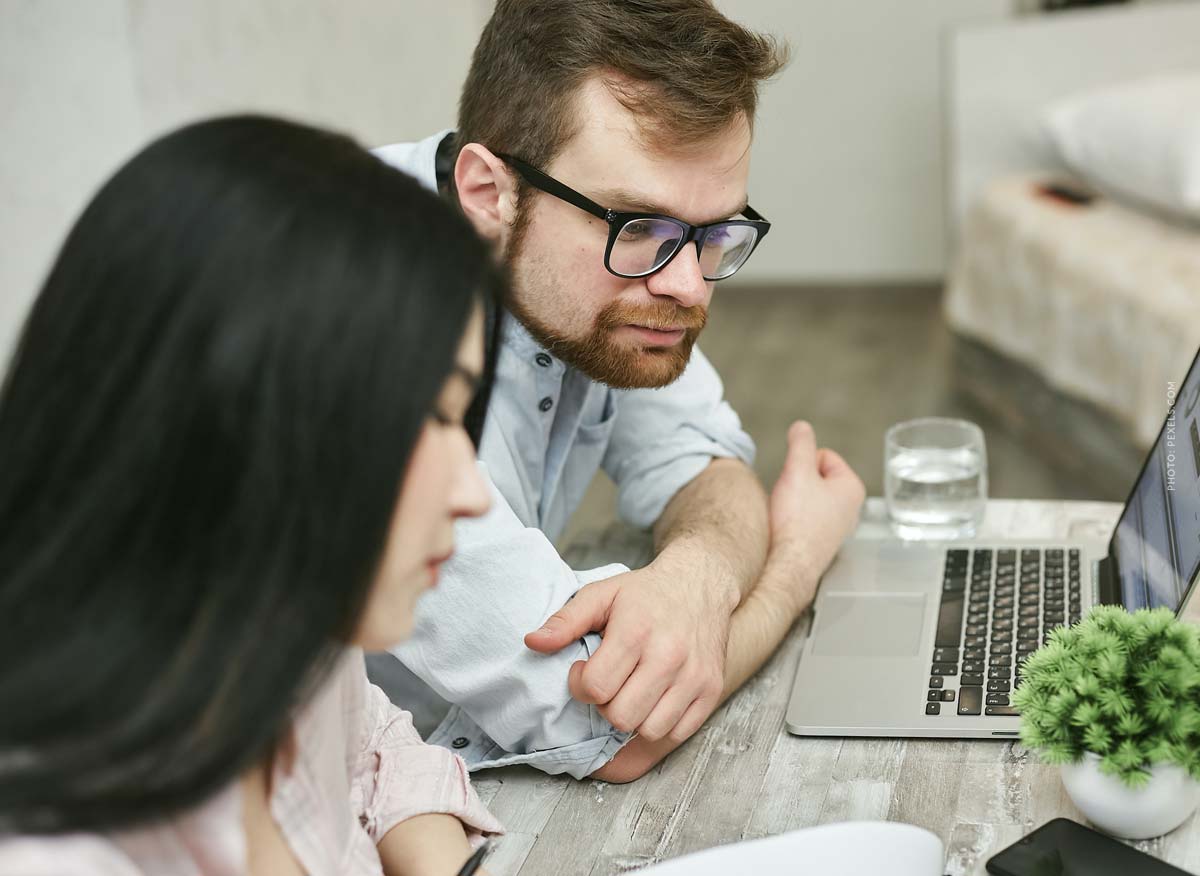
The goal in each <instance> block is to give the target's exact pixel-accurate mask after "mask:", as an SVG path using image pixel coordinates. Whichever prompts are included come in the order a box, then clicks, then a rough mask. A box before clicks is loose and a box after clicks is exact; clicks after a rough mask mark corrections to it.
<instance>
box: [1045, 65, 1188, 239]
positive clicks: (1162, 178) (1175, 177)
mask: <svg viewBox="0 0 1200 876" xmlns="http://www.w3.org/2000/svg"><path fill="white" fill-rule="evenodd" d="M1044 123H1045V125H1046V127H1047V128H1048V130H1049V132H1050V136H1051V138H1052V139H1053V140H1054V143H1055V145H1056V147H1057V148H1058V151H1059V154H1060V155H1061V156H1062V158H1063V160H1064V161H1065V162H1066V163H1067V165H1068V166H1070V167H1071V169H1072V170H1074V171H1075V172H1076V173H1078V174H1080V175H1081V176H1082V177H1083V178H1084V179H1085V180H1087V181H1088V182H1089V183H1091V184H1092V185H1094V186H1096V187H1097V188H1098V189H1100V190H1102V191H1108V192H1111V193H1113V194H1115V195H1118V196H1125V197H1127V198H1130V199H1133V200H1135V201H1141V202H1142V203H1144V204H1148V205H1152V206H1155V207H1158V208H1161V209H1163V210H1166V211H1168V212H1170V213H1173V214H1175V215H1177V216H1181V217H1184V218H1187V219H1191V220H1200V72H1197V73H1186V74H1177V75H1171V76H1165V75H1164V76H1157V77H1154V78H1152V79H1145V80H1139V81H1136V82H1130V83H1126V84H1122V85H1118V86H1114V87H1110V88H1106V89H1103V90H1100V91H1092V92H1087V93H1085V94H1081V95H1076V96H1074V97H1070V98H1067V99H1065V100H1063V101H1060V102H1058V103H1056V104H1054V105H1053V106H1051V107H1050V109H1049V110H1048V111H1047V112H1046V114H1045V116H1044Z"/></svg>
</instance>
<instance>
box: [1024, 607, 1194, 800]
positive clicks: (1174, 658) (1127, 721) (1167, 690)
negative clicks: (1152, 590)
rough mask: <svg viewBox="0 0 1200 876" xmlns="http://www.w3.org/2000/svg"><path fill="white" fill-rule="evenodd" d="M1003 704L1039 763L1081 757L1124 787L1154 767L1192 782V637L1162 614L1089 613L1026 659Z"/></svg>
mask: <svg viewBox="0 0 1200 876" xmlns="http://www.w3.org/2000/svg"><path fill="white" fill-rule="evenodd" d="M1013 705H1014V706H1016V708H1017V710H1018V711H1019V712H1020V713H1021V741H1022V743H1023V744H1025V745H1026V746H1027V747H1029V748H1031V749H1034V750H1036V751H1037V752H1038V753H1039V755H1040V756H1041V757H1042V759H1043V760H1044V761H1046V762H1047V763H1072V762H1076V761H1078V760H1079V759H1080V758H1081V757H1082V756H1083V755H1084V753H1085V752H1088V751H1091V752H1094V753H1096V754H1098V755H1099V756H1100V767H1101V770H1103V771H1104V772H1106V773H1108V774H1110V775H1114V776H1117V777H1119V778H1120V780H1121V781H1122V782H1124V783H1125V784H1126V785H1128V786H1130V787H1139V786H1140V785H1142V784H1144V783H1145V782H1146V781H1147V780H1148V778H1149V768H1150V766H1152V765H1153V764H1156V763H1171V764H1176V765H1178V766H1180V767H1182V768H1183V769H1185V770H1187V771H1188V772H1189V773H1190V774H1192V775H1193V776H1196V777H1197V778H1200V631H1198V630H1197V628H1196V627H1193V626H1191V625H1190V624H1187V623H1184V622H1182V621H1179V620H1177V619H1176V618H1175V616H1174V614H1173V613H1172V612H1171V611H1169V610H1167V609H1152V610H1151V609H1141V610H1139V611H1136V612H1133V613H1130V612H1128V611H1126V610H1125V609H1123V608H1121V607H1119V606H1098V607H1096V608H1094V609H1093V610H1092V611H1091V612H1090V613H1089V614H1088V616H1087V617H1086V618H1084V620H1083V621H1082V622H1080V623H1077V624H1075V625H1074V626H1073V627H1070V628H1060V629H1058V630H1056V631H1055V632H1054V633H1052V634H1051V636H1050V639H1049V641H1048V643H1047V644H1046V645H1045V646H1044V647H1042V648H1040V649H1039V650H1037V651H1036V652H1034V653H1033V654H1032V655H1031V656H1030V657H1029V659H1028V660H1027V661H1026V662H1025V665H1024V668H1023V670H1022V683H1021V686H1020V687H1019V688H1018V689H1017V690H1016V691H1015V692H1014V694H1013Z"/></svg>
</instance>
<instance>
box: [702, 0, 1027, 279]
mask: <svg viewBox="0 0 1200 876" xmlns="http://www.w3.org/2000/svg"><path fill="white" fill-rule="evenodd" d="M720 5H721V6H722V8H723V9H724V10H726V12H727V13H728V14H730V15H731V16H733V17H735V18H736V19H737V20H738V21H741V22H742V23H744V24H748V25H751V26H754V27H757V28H759V29H761V30H766V31H771V32H773V33H776V34H778V35H779V36H782V37H785V38H786V39H787V40H788V42H789V43H790V44H791V47H792V62H791V65H790V66H789V67H788V69H787V70H786V71H785V72H784V73H783V75H782V76H781V77H780V78H779V79H778V80H777V81H775V82H773V83H771V84H769V85H768V86H767V88H766V90H765V91H764V95H763V101H762V105H761V108H760V111H759V120H758V127H757V132H756V134H757V136H756V141H757V142H756V146H755V151H754V157H753V158H752V159H751V181H750V199H751V200H750V202H751V203H752V204H753V205H754V206H755V208H756V209H757V210H758V211H759V212H761V213H763V214H764V215H765V216H766V217H767V218H769V219H770V220H772V222H773V223H775V226H776V227H774V228H772V231H771V236H770V237H768V238H767V239H766V241H764V243H763V245H762V247H761V248H760V249H759V250H758V251H757V252H756V253H755V254H754V258H753V260H752V261H751V262H750V264H748V265H747V266H746V268H745V270H743V271H742V272H741V273H740V274H739V275H738V278H739V280H740V281H742V282H753V281H760V282H764V281H765V282H798V281H799V282H804V281H824V280H831V281H835V282H854V281H875V280H913V279H915V280H926V279H931V278H937V277H940V276H941V274H942V270H943V265H944V264H945V255H944V249H945V231H944V222H943V203H944V194H943V193H944V179H943V148H942V97H941V63H942V52H943V35H944V33H945V30H946V28H947V27H948V26H950V25H953V24H956V23H960V22H964V21H990V20H996V19H999V18H1005V17H1008V16H1010V15H1011V14H1012V8H1013V0H903V2H897V0H853V2H846V0H725V2H721V3H720Z"/></svg>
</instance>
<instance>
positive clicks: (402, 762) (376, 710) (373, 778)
mask: <svg viewBox="0 0 1200 876" xmlns="http://www.w3.org/2000/svg"><path fill="white" fill-rule="evenodd" d="M356 671H357V676H358V677H359V678H360V679H361V685H362V692H363V698H364V699H365V702H364V703H363V706H362V709H361V712H360V715H361V720H362V725H361V726H362V732H361V733H360V739H361V744H360V747H359V751H358V755H357V759H356V761H355V764H354V768H353V771H352V776H351V799H352V801H353V803H354V805H355V808H356V811H357V812H358V814H359V818H360V821H361V822H362V824H363V828H364V829H365V830H366V831H367V833H368V835H369V836H370V837H371V841H372V842H374V843H376V844H378V843H379V841H380V840H382V839H383V837H384V836H385V835H386V834H387V832H388V831H389V830H391V829H392V828H393V827H395V826H396V825H397V824H399V823H400V822H402V821H406V820H407V819H409V818H413V817H414V816H417V815H428V814H432V813H444V814H446V815H453V816H454V817H455V818H457V819H458V820H459V821H461V822H462V824H463V827H464V828H465V829H466V831H467V835H468V836H469V837H471V839H472V841H473V842H477V841H479V838H480V837H482V836H483V835H486V834H494V833H503V831H504V828H503V827H501V826H500V823H499V822H498V821H497V820H496V819H495V817H493V816H492V814H491V813H490V812H488V811H487V809H486V808H485V807H484V805H483V803H481V802H480V800H479V797H478V796H477V795H476V794H475V789H474V788H473V787H472V786H471V780H470V778H469V776H468V774H467V767H466V764H464V763H463V761H462V758H460V757H458V755H456V754H454V753H453V752H451V751H448V750H447V749H445V748H441V747H440V746H437V745H429V744H427V743H425V742H423V741H422V740H421V737H420V734H418V733H417V731H416V729H415V728H414V727H413V724H412V718H411V716H410V715H409V714H408V712H405V711H403V710H402V709H399V708H397V707H396V706H394V705H392V703H391V702H390V701H389V700H388V698H387V696H386V695H385V694H384V692H383V691H381V690H380V689H379V688H377V687H376V686H375V685H373V684H371V683H370V682H369V681H367V673H366V666H365V665H364V664H363V662H362V658H361V656H360V657H359V659H358V661H357V666H356Z"/></svg>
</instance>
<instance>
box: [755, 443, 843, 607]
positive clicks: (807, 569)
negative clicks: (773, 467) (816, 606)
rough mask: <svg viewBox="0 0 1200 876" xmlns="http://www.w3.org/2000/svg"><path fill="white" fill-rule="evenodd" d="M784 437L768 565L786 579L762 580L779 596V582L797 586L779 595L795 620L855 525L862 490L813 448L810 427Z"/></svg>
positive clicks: (826, 453)
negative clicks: (787, 600)
mask: <svg viewBox="0 0 1200 876" xmlns="http://www.w3.org/2000/svg"><path fill="white" fill-rule="evenodd" d="M787 437H788V451H787V458H786V459H785V460H784V463H783V471H781V472H780V474H779V480H777V481H776V482H775V486H774V488H773V489H772V490H771V497H770V502H769V519H770V530H771V546H770V549H769V552H768V555H767V564H768V566H769V567H771V568H772V569H774V570H776V571H784V572H787V573H788V574H783V575H770V576H766V577H767V578H768V579H769V582H770V583H771V585H772V587H773V588H775V589H777V590H778V589H779V587H778V585H779V583H781V582H795V586H793V587H791V588H790V589H789V590H787V591H780V595H781V596H785V595H786V596H788V597H790V599H791V600H794V603H793V608H794V609H795V613H796V614H799V613H800V612H802V611H804V609H805V608H807V607H808V603H809V602H811V601H812V598H813V595H814V594H815V593H816V586H817V582H818V581H819V580H820V578H821V575H822V574H823V573H824V572H825V569H826V568H828V566H829V564H830V563H831V562H833V558H834V556H835V555H836V554H837V552H838V548H839V547H840V546H841V544H842V542H843V541H845V539H846V537H847V536H849V535H850V533H852V532H853V531H854V528H855V527H856V526H857V525H858V515H859V511H860V510H861V508H862V504H863V500H864V499H865V498H866V489H865V488H864V487H863V483H862V481H861V480H860V479H859V477H858V475H857V474H855V473H854V470H853V469H852V468H850V466H849V465H848V464H847V463H846V461H845V460H844V459H842V457H841V456H839V455H838V454H837V453H835V452H834V451H832V450H830V449H828V448H826V447H822V448H820V449H818V448H817V439H816V435H815V434H813V429H812V426H810V425H809V424H808V423H805V422H803V421H800V422H795V423H792V425H791V427H790V428H789V429H788V436H787ZM761 583H762V584H766V583H768V581H763V582H761Z"/></svg>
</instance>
